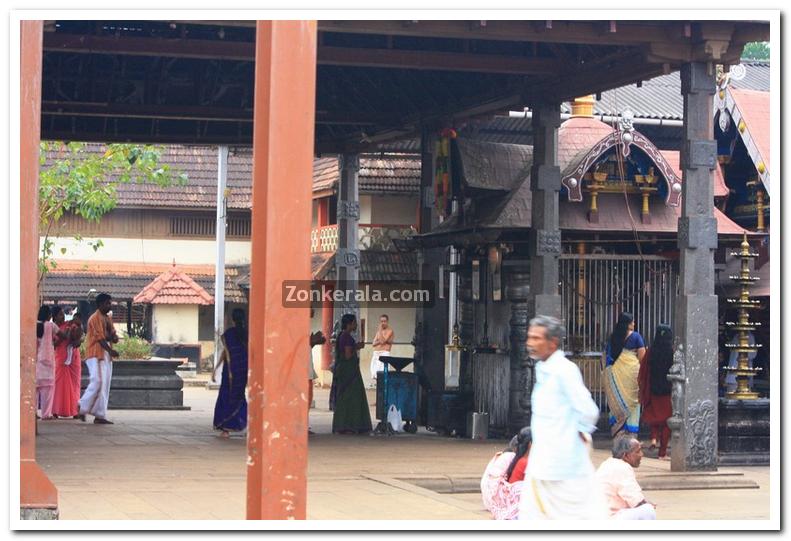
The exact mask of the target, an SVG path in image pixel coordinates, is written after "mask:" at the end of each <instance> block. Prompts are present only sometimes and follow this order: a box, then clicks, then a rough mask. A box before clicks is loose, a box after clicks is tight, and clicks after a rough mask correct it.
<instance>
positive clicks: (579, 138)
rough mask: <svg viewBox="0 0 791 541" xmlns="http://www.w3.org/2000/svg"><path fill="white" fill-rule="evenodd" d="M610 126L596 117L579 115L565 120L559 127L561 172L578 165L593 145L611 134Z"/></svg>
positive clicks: (559, 162) (563, 172) (559, 163)
mask: <svg viewBox="0 0 791 541" xmlns="http://www.w3.org/2000/svg"><path fill="white" fill-rule="evenodd" d="M612 131H613V129H612V127H611V126H608V125H607V124H605V123H604V122H602V121H600V120H596V119H595V118H586V117H577V118H570V119H568V120H566V121H565V122H563V123H562V124H561V125H560V128H558V165H559V166H560V171H561V174H565V170H566V168H568V167H569V166H571V165H576V164H577V163H578V162H579V161H580V160H581V159H582V157H583V156H585V154H587V152H588V151H589V150H590V149H591V148H593V146H594V145H595V144H596V143H598V142H599V141H601V140H602V139H604V138H605V137H607V136H608V135H609V134H611V133H612Z"/></svg>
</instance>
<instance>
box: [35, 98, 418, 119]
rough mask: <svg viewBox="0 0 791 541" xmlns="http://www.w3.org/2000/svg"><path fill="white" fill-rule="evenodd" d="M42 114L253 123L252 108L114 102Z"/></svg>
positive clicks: (45, 109) (62, 105) (346, 115)
mask: <svg viewBox="0 0 791 541" xmlns="http://www.w3.org/2000/svg"><path fill="white" fill-rule="evenodd" d="M41 112H42V114H44V115H55V116H72V117H80V116H82V117H107V118H143V119H159V120H200V121H212V122H245V123H250V122H252V121H253V110H252V109H237V108H231V107H227V108H226V107H185V106H170V105H167V106H165V105H139V104H129V103H127V104H116V103H111V104H107V103H88V102H64V101H44V102H42V104H41ZM401 118H402V115H401V114H400V113H397V112H396V113H387V112H384V113H380V112H376V113H372V112H364V111H326V110H318V111H316V123H317V124H337V125H345V124H349V125H382V124H398V123H400V121H401Z"/></svg>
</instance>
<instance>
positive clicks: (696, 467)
mask: <svg viewBox="0 0 791 541" xmlns="http://www.w3.org/2000/svg"><path fill="white" fill-rule="evenodd" d="M714 91H715V85H714V66H713V64H706V63H704V62H691V63H687V64H684V66H683V67H682V68H681V93H682V94H683V96H684V139H683V141H682V149H681V168H682V178H683V182H682V200H681V201H682V203H681V205H682V206H681V216H680V217H679V219H678V247H679V250H680V252H681V266H680V278H679V295H678V297H677V298H676V318H675V320H676V325H677V335H678V339H679V343H680V344H682V345H683V346H684V349H683V356H682V359H683V361H682V362H683V367H684V370H683V371H682V373H683V374H684V385H683V393H682V395H683V396H682V397H680V398H679V397H678V396H676V395H677V394H678V390H679V389H678V388H679V387H680V385H679V386H674V391H673V392H674V400H675V401H676V402H678V405H679V408H680V410H681V411H680V414H681V419H682V420H683V422H682V423H681V424H680V426H679V431H680V433H679V434H678V435H677V437H674V440H673V441H674V445H673V447H672V450H671V470H672V471H710V470H716V469H717V382H718V378H717V346H718V344H717V297H716V295H714V250H715V249H716V248H717V221H716V219H715V218H714V216H713V208H714V197H713V193H712V190H713V188H712V183H711V171H712V169H714V167H715V166H716V164H717V161H716V158H717V146H716V143H715V141H714V140H713V139H712V134H713V130H712V95H713V94H714Z"/></svg>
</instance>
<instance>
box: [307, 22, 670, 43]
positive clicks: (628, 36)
mask: <svg viewBox="0 0 791 541" xmlns="http://www.w3.org/2000/svg"><path fill="white" fill-rule="evenodd" d="M684 22H685V21H678V22H675V21H674V22H673V23H667V22H665V21H655V22H651V21H617V25H616V26H615V27H614V29H615V31H612V30H613V26H612V25H611V24H610V21H530V20H523V21H514V20H496V21H486V25H485V26H481V25H479V24H473V23H472V22H471V21H420V23H419V24H414V25H412V26H409V27H405V26H404V25H403V24H401V22H400V21H384V20H380V21H319V30H320V31H325V32H343V33H354V34H385V35H387V34H390V35H398V36H415V37H418V36H419V37H433V38H453V39H486V40H495V41H542V42H554V43H584V44H589V45H639V44H643V43H646V42H649V41H664V40H667V41H670V40H671V39H673V40H675V39H678V38H677V37H673V38H671V37H670V32H671V29H672V28H674V27H675V26H678V27H679V32H678V33H679V34H681V35H683V25H684ZM603 28H606V31H605V32H603V31H602V30H603Z"/></svg>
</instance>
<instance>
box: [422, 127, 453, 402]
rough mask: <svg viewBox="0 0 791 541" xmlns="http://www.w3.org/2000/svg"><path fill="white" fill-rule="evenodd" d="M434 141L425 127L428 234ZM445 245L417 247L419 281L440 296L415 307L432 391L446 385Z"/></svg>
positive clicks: (432, 214)
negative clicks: (442, 287) (441, 280)
mask: <svg viewBox="0 0 791 541" xmlns="http://www.w3.org/2000/svg"><path fill="white" fill-rule="evenodd" d="M434 141H435V137H434V135H433V134H432V133H431V131H430V130H428V129H424V130H423V132H422V133H421V138H420V148H421V151H420V154H421V156H420V212H419V218H420V223H419V224H418V225H419V232H420V233H421V234H422V233H428V232H429V231H431V230H432V229H433V228H434V227H436V225H437V224H438V223H439V216H438V215H437V211H436V209H435V206H434ZM445 254H446V249H445V248H421V249H420V250H418V280H420V281H421V282H433V283H434V285H435V290H436V292H437V295H435V298H434V305H433V306H430V307H429V306H419V307H418V308H417V309H416V310H415V359H416V360H417V362H419V363H420V364H421V367H422V369H423V371H424V373H425V375H426V377H427V378H428V381H429V383H430V384H431V389H432V391H435V392H436V391H441V390H442V389H443V387H444V385H445V341H446V337H447V336H448V329H447V328H446V327H447V320H448V303H447V299H440V298H438V295H439V293H440V291H439V289H438V288H439V272H440V265H443V264H445V263H446V255H445Z"/></svg>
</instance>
